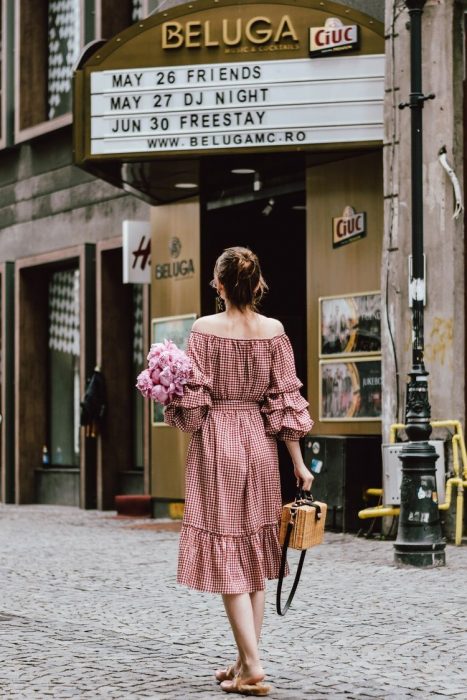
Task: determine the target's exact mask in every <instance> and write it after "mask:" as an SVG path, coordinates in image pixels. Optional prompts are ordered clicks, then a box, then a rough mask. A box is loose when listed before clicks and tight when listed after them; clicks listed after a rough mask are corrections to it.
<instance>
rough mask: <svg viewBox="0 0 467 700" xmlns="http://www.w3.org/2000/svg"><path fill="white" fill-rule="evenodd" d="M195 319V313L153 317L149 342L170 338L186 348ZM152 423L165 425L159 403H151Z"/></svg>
mask: <svg viewBox="0 0 467 700" xmlns="http://www.w3.org/2000/svg"><path fill="white" fill-rule="evenodd" d="M195 320H196V314H185V315H183V316H163V317H160V318H153V319H152V322H151V342H152V343H162V342H163V341H164V340H172V341H173V342H174V343H175V345H176V346H177V347H178V348H181V349H182V350H186V348H187V344H188V337H189V335H190V331H191V327H192V325H193V323H194V322H195ZM152 424H153V425H155V426H161V425H163V426H165V425H166V424H165V423H164V407H163V406H161V405H160V404H159V403H156V402H153V404H152Z"/></svg>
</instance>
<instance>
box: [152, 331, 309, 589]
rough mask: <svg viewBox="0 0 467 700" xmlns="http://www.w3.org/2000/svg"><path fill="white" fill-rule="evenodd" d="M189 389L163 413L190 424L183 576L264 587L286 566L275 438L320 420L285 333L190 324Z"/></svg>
mask: <svg viewBox="0 0 467 700" xmlns="http://www.w3.org/2000/svg"><path fill="white" fill-rule="evenodd" d="M187 352H188V354H189V356H190V357H191V360H192V363H193V370H192V375H191V379H190V381H189V382H188V384H187V385H186V386H185V392H184V395H183V397H177V398H175V399H174V400H173V402H172V403H171V404H170V405H169V406H168V407H167V408H166V409H165V421H166V423H168V424H169V425H172V426H175V427H177V428H180V429H181V430H184V431H186V432H192V433H193V435H192V437H191V441H190V446H189V449H188V456H187V463H186V494H185V499H186V500H185V513H184V518H183V524H182V530H181V535H180V548H179V559H178V573H177V581H178V583H181V584H184V585H186V586H189V587H190V588H195V589H198V590H201V591H209V592H212V593H247V592H252V591H258V590H263V589H264V588H265V579H274V578H277V577H278V575H279V564H280V546H279V541H278V528H279V519H280V513H281V505H282V504H281V493H280V479H279V467H278V457H277V444H276V439H279V440H298V439H299V438H300V437H302V436H304V435H306V433H308V431H309V430H310V429H311V427H312V425H313V421H312V420H311V419H310V416H309V414H308V410H307V407H308V402H307V401H306V400H305V399H304V398H303V397H302V396H301V394H300V392H299V389H300V387H301V386H302V384H301V382H300V381H299V379H298V378H297V376H296V373H295V363H294V356H293V350H292V347H291V344H290V341H289V339H288V337H287V335H286V334H285V333H284V334H282V335H278V336H275V337H274V338H267V339H258V340H251V339H232V338H224V337H220V336H216V335H211V334H209V333H201V332H197V331H192V332H191V335H190V338H189V343H188V350H187Z"/></svg>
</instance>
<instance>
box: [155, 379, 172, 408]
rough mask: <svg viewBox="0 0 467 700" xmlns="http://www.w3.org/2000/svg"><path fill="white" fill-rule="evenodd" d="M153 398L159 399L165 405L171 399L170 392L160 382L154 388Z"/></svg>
mask: <svg viewBox="0 0 467 700" xmlns="http://www.w3.org/2000/svg"><path fill="white" fill-rule="evenodd" d="M151 399H154V401H157V402H158V403H161V404H162V405H163V406H165V405H166V404H167V403H168V400H169V392H168V391H167V389H166V388H165V387H163V386H161V385H160V384H156V385H155V386H153V388H152V391H151Z"/></svg>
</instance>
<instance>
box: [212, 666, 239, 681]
mask: <svg viewBox="0 0 467 700" xmlns="http://www.w3.org/2000/svg"><path fill="white" fill-rule="evenodd" d="M214 675H215V677H216V681H219V683H222V681H231V680H233V679H234V678H235V664H232V666H227V668H223V669H220V670H219V671H216V672H215V674H214Z"/></svg>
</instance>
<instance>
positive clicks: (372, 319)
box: [319, 292, 381, 357]
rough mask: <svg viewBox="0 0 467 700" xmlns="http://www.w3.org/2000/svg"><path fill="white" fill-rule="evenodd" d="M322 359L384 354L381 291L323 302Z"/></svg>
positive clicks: (320, 341) (337, 297) (320, 326)
mask: <svg viewBox="0 0 467 700" xmlns="http://www.w3.org/2000/svg"><path fill="white" fill-rule="evenodd" d="M319 329H320V330H319V356H320V357H327V356H329V355H332V356H336V355H339V356H344V355H370V354H378V353H380V352H381V292H364V293H362V294H349V295H347V296H342V295H340V296H333V297H320V299H319Z"/></svg>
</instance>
